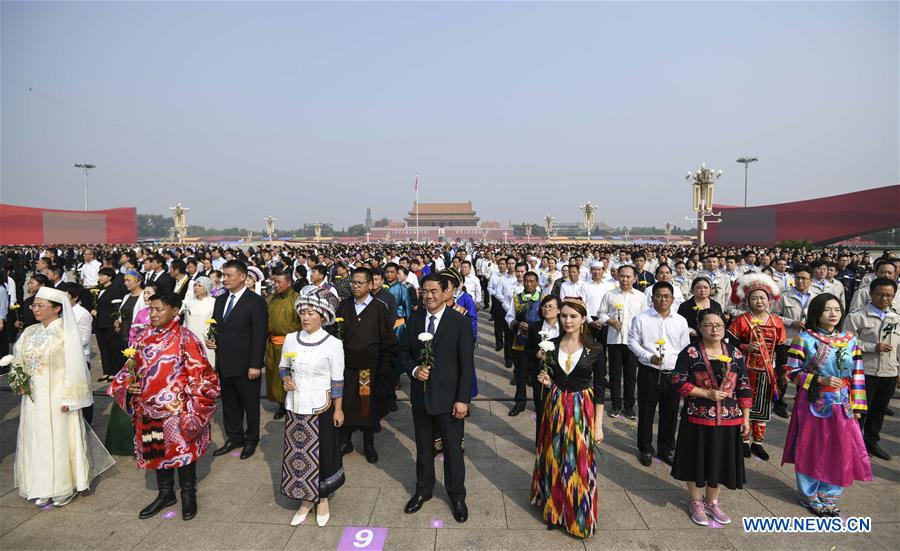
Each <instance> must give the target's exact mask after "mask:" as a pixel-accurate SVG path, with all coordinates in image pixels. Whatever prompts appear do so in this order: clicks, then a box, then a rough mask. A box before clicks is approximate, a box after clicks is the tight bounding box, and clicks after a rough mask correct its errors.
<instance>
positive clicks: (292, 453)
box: [281, 406, 344, 503]
mask: <svg viewBox="0 0 900 551" xmlns="http://www.w3.org/2000/svg"><path fill="white" fill-rule="evenodd" d="M343 484H344V465H343V461H342V460H341V450H340V438H339V437H338V432H337V429H335V428H334V406H332V407H330V408H328V411H325V412H324V413H321V414H319V415H300V414H298V413H294V412H292V411H290V410H288V412H287V416H286V417H285V425H284V458H283V459H282V463H281V493H283V494H284V495H286V496H288V497H290V498H293V499H304V500H306V501H312V502H315V503H318V502H319V499H321V498H327V497H328V496H330V495H331V494H333V493H334V491H335V490H337V489H338V488H340V487H341V486H343Z"/></svg>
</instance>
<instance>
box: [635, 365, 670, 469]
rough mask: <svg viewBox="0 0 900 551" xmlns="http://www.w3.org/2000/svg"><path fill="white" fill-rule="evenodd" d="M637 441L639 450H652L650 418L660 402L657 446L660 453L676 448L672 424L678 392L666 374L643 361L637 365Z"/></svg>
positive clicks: (651, 421)
mask: <svg viewBox="0 0 900 551" xmlns="http://www.w3.org/2000/svg"><path fill="white" fill-rule="evenodd" d="M637 387H638V422H637V443H638V450H640V452H641V453H642V454H644V453H650V454H652V453H653V444H652V442H653V419H654V417H655V416H656V408H657V406H659V427H658V431H659V432H658V433H657V435H656V446H657V448H658V452H659V455H664V454H667V453H669V452H672V451H674V450H675V427H676V425H677V423H678V403H679V402H680V401H681V395H680V394H678V393H677V392H675V391H674V390H673V389H672V384H671V379H670V376H669V375H666V374H663V373H661V372H660V371H659V370H658V369H653V368H652V367H648V366H646V365H644V364H640V365H639V366H638V376H637Z"/></svg>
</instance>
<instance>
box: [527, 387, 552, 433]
mask: <svg viewBox="0 0 900 551" xmlns="http://www.w3.org/2000/svg"><path fill="white" fill-rule="evenodd" d="M549 395H550V389H549V388H547V387H545V386H544V385H542V384H541V383H539V382H537V379H536V378H535V380H533V381H532V382H531V399H532V400H534V412H535V421H534V443H535V445H537V442H538V438H539V437H540V435H541V418H542V417H543V416H544V403H545V402H546V400H547V396H549Z"/></svg>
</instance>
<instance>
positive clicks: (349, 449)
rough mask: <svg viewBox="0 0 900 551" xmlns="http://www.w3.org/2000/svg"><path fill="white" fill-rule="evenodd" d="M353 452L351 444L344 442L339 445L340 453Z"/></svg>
mask: <svg viewBox="0 0 900 551" xmlns="http://www.w3.org/2000/svg"><path fill="white" fill-rule="evenodd" d="M352 452H353V444H351V443H350V442H347V443H346V444H342V445H341V455H347V454H348V453H352Z"/></svg>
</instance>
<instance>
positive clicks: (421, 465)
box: [404, 275, 475, 522]
mask: <svg viewBox="0 0 900 551" xmlns="http://www.w3.org/2000/svg"><path fill="white" fill-rule="evenodd" d="M448 286H449V283H448V282H447V280H446V279H443V278H441V277H439V276H437V275H429V276H426V277H425V279H424V280H423V281H422V303H423V305H424V306H425V309H424V311H418V312H415V313H414V314H413V315H412V316H411V317H410V320H409V331H408V332H407V339H406V342H405V343H404V346H407V347H408V349H409V353H410V357H412V358H413V364H415V367H413V369H412V371H411V372H410V377H411V378H412V383H411V385H410V404H411V406H412V412H413V425H414V427H415V438H416V492H415V494H414V495H413V497H412V498H411V499H410V500H409V502H407V504H406V507H405V509H404V512H405V513H407V514H412V513H415V512H417V511H418V510H419V509H421V508H422V505H423V504H424V503H425V502H426V501H428V500H429V499H431V497H432V493H433V491H434V484H435V474H434V456H433V452H432V449H433V429H434V427H437V430H438V432H439V433H440V436H441V440H442V441H443V447H444V486H445V487H446V488H447V494H448V495H449V497H450V503H451V510H452V512H453V518H454V519H456V521H457V522H465V521H466V520H467V519H468V517H469V511H468V508H467V507H466V487H465V477H466V471H465V465H464V464H463V451H462V436H463V433H464V427H465V418H466V414H467V413H468V410H469V400H470V395H471V394H470V391H471V382H472V373H473V370H474V369H475V345H474V341H473V339H472V325H471V323H469V320H468V318H467V317H466V316H464V315H462V314H460V313H459V312H457V311H455V310H453V309H451V308H447V305H446V303H445V302H444V300H443V295H444V292H446V290H447V288H448ZM423 360H426V361H430V362H431V364H433V365H430V364H429V363H425V362H423Z"/></svg>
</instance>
